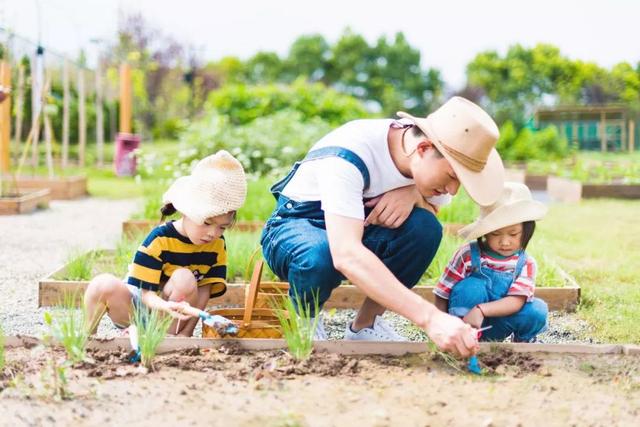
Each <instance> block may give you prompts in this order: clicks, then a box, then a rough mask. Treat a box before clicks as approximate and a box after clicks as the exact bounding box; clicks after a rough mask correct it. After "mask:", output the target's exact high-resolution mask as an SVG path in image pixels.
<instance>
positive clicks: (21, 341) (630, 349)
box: [5, 336, 640, 356]
mask: <svg viewBox="0 0 640 427" xmlns="http://www.w3.org/2000/svg"><path fill="white" fill-rule="evenodd" d="M40 342H41V341H40V340H39V339H38V338H35V337H29V336H8V337H6V338H5V345H6V346H7V347H8V348H14V347H23V346H27V347H31V346H34V345H38V344H39V343H40ZM229 345H232V346H236V347H238V348H241V349H243V350H246V351H267V350H279V349H286V348H287V346H286V342H285V340H283V339H261V338H253V339H213V338H181V337H167V338H165V340H164V341H163V342H162V344H160V346H159V348H158V354H163V353H169V352H173V351H180V350H186V349H192V348H200V349H203V348H220V347H222V346H229ZM130 346H131V344H130V343H129V339H128V338H126V337H119V338H113V339H92V340H89V343H88V345H87V347H88V348H90V349H98V350H118V349H121V348H124V349H128V348H130ZM314 348H315V349H316V350H317V351H320V352H327V353H335V354H345V355H394V356H401V355H404V354H410V353H427V352H429V349H428V347H427V344H426V342H372V341H345V340H335V341H333V340H332V341H316V342H314ZM500 348H508V349H510V350H513V351H515V352H519V353H552V354H625V355H629V356H640V346H637V345H621V344H539V343H532V344H528V343H481V344H480V352H490V351H494V350H496V349H500Z"/></svg>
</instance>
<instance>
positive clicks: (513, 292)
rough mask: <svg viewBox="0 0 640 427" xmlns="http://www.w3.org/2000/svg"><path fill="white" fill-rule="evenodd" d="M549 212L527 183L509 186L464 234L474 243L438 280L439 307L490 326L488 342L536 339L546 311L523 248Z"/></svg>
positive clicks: (474, 323) (459, 253) (533, 266)
mask: <svg viewBox="0 0 640 427" xmlns="http://www.w3.org/2000/svg"><path fill="white" fill-rule="evenodd" d="M546 211H547V208H546V206H544V205H543V204H542V203H540V202H537V201H534V200H533V199H532V197H531V192H530V191H529V189H528V188H527V187H526V186H525V185H524V184H517V183H505V188H504V191H503V194H502V196H501V197H500V199H498V201H497V202H496V203H494V204H493V205H491V206H488V207H482V208H481V214H480V218H479V219H478V220H477V221H475V222H474V223H473V224H470V225H468V226H467V227H465V228H463V229H462V230H460V233H459V234H460V235H461V236H463V237H464V238H466V239H468V240H472V241H471V242H469V243H466V244H464V245H463V246H462V247H461V248H460V249H458V251H457V252H456V253H455V255H454V256H453V258H452V259H451V261H450V262H449V264H448V266H447V267H446V269H445V271H444V273H443V274H442V276H441V278H440V280H439V281H438V284H437V285H436V287H435V289H434V293H435V296H436V306H437V307H438V308H439V309H440V310H442V311H445V312H446V311H448V312H449V314H452V315H454V316H458V317H461V318H462V320H463V321H464V322H466V323H469V324H470V325H472V326H473V327H475V328H481V327H485V326H489V325H491V326H492V328H491V329H489V330H487V331H485V332H484V333H483V335H482V339H483V340H485V341H499V340H503V339H505V338H507V337H508V336H510V335H512V334H513V340H514V341H518V342H532V341H535V337H536V335H537V334H539V333H540V332H542V331H543V330H544V329H545V328H546V325H547V313H548V309H547V304H546V303H545V302H544V301H542V300H541V299H539V298H534V296H533V294H534V289H535V275H536V268H537V267H536V261H535V259H534V258H533V257H531V256H530V255H528V254H527V253H526V252H525V249H526V247H527V244H528V243H529V240H530V239H531V237H532V236H533V232H534V230H535V221H536V220H539V219H541V218H542V217H543V216H544V215H545V213H546Z"/></svg>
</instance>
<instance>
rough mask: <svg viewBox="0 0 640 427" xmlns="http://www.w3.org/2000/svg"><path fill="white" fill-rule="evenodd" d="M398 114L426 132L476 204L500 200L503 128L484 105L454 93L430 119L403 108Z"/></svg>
mask: <svg viewBox="0 0 640 427" xmlns="http://www.w3.org/2000/svg"><path fill="white" fill-rule="evenodd" d="M398 116H400V117H403V118H407V119H409V120H411V121H412V122H413V123H415V124H416V126H418V127H419V128H420V129H421V130H422V132H424V134H425V135H426V136H427V137H428V138H429V140H430V141H431V142H432V143H433V144H434V145H435V146H436V148H437V149H438V151H440V153H442V155H443V156H444V157H445V158H446V159H447V161H449V163H450V164H451V167H452V168H453V170H454V171H455V173H456V175H457V177H458V179H459V181H460V183H461V184H462V186H463V187H464V188H465V189H466V190H467V193H469V196H471V198H472V199H473V200H475V201H476V203H478V204H479V205H481V206H488V205H491V204H492V203H494V202H495V201H496V200H497V199H498V197H499V196H500V192H501V191H502V186H503V184H504V166H503V164H502V159H500V155H499V154H498V152H497V151H496V149H495V145H496V142H497V141H498V137H499V136H500V131H499V130H498V126H497V125H496V123H495V122H494V121H493V119H492V118H491V117H490V116H489V115H488V114H487V113H486V112H485V111H484V110H483V109H482V108H480V107H479V106H477V105H476V104H474V103H473V102H471V101H469V100H468V99H465V98H462V97H460V96H454V97H453V98H451V99H450V100H448V101H447V102H446V103H444V104H443V105H442V106H441V107H440V108H438V109H437V110H436V111H434V112H433V113H431V114H429V115H428V116H427V117H426V118H419V117H414V116H412V115H411V114H408V113H405V112H402V111H400V112H398Z"/></svg>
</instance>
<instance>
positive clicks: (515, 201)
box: [458, 182, 548, 240]
mask: <svg viewBox="0 0 640 427" xmlns="http://www.w3.org/2000/svg"><path fill="white" fill-rule="evenodd" d="M547 210H548V208H547V206H545V205H544V204H543V203H541V202H538V201H537V200H533V197H532V196H531V191H530V190H529V187H527V186H526V185H524V184H521V183H518V182H506V183H505V184H504V190H503V191H502V194H501V195H500V197H499V198H498V200H497V201H496V202H495V203H494V204H493V205H491V206H485V207H480V217H479V218H478V219H477V220H476V221H475V222H473V223H471V224H469V225H467V226H466V227H464V228H462V229H460V231H458V235H459V236H460V237H462V238H464V239H466V240H475V239H477V238H478V237H480V236H484V235H485V234H488V233H491V232H493V231H496V230H499V229H501V228H504V227H509V226H511V225H515V224H519V223H522V222H526V221H538V220H540V219H542V218H543V217H544V216H545V215H546V213H547Z"/></svg>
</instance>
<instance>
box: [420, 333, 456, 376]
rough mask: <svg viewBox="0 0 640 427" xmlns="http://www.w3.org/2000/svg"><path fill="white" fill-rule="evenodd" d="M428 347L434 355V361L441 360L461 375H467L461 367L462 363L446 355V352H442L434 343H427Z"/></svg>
mask: <svg viewBox="0 0 640 427" xmlns="http://www.w3.org/2000/svg"><path fill="white" fill-rule="evenodd" d="M427 347H428V349H429V352H430V353H431V354H433V358H434V360H438V359H439V360H441V361H443V362H444V363H445V364H446V365H447V366H449V367H450V368H452V369H454V370H455V371H457V372H459V373H461V374H462V373H465V371H464V370H463V369H462V368H461V367H460V361H459V360H458V359H456V358H455V357H453V356H452V355H450V354H449V353H445V352H444V351H442V350H440V349H439V348H438V346H436V344H435V343H434V342H433V341H431V340H429V341H427Z"/></svg>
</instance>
